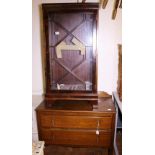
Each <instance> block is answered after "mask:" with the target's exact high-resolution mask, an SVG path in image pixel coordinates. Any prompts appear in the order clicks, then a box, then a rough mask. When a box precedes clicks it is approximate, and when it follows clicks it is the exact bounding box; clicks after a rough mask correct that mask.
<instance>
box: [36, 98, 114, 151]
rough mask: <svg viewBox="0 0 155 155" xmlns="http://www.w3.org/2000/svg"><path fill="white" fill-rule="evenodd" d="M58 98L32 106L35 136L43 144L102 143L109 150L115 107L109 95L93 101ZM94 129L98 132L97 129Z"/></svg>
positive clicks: (100, 145) (80, 144)
mask: <svg viewBox="0 0 155 155" xmlns="http://www.w3.org/2000/svg"><path fill="white" fill-rule="evenodd" d="M64 102H67V101H59V103H56V104H55V105H54V104H53V106H52V107H50V108H48V107H47V106H46V104H45V102H44V101H43V102H42V103H41V104H40V105H39V106H38V107H37V109H36V112H37V122H38V131H39V140H44V141H45V143H46V145H64V146H74V147H81V146H82V147H104V148H107V149H109V150H110V151H109V154H111V152H112V151H113V139H114V127H115V107H114V104H113V102H112V99H111V98H99V99H98V101H97V102H98V104H96V105H93V104H90V103H87V102H86V101H85V100H84V101H82V100H81V101H79V102H77V101H70V100H69V101H68V102H67V103H68V104H67V103H64ZM97 132H98V133H97Z"/></svg>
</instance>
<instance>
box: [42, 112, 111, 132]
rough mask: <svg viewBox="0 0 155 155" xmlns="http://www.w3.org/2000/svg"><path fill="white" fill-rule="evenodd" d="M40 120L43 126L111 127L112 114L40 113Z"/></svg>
mask: <svg viewBox="0 0 155 155" xmlns="http://www.w3.org/2000/svg"><path fill="white" fill-rule="evenodd" d="M40 120H41V127H43V128H76V129H77V128H79V129H80V128H81V129H96V128H98V129H112V116H107V117H106V116H105V117H89V116H61V115H60V116H52V115H49V114H48V115H46V114H42V115H41V117H40Z"/></svg>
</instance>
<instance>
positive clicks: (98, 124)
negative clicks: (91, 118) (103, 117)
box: [97, 120, 100, 129]
mask: <svg viewBox="0 0 155 155" xmlns="http://www.w3.org/2000/svg"><path fill="white" fill-rule="evenodd" d="M99 127H100V120H98V121H97V129H99Z"/></svg>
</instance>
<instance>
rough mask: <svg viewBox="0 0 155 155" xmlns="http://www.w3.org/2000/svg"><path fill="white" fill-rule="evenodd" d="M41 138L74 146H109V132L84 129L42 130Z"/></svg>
mask: <svg viewBox="0 0 155 155" xmlns="http://www.w3.org/2000/svg"><path fill="white" fill-rule="evenodd" d="M41 135H42V139H43V140H45V143H46V144H47V145H48V144H58V145H75V146H99V147H100V146H101V147H110V146H111V139H112V136H111V132H103V131H100V134H99V135H96V131H95V130H94V131H93V130H92V131H89V130H88V131H84V130H80V131H78V130H42V131H41Z"/></svg>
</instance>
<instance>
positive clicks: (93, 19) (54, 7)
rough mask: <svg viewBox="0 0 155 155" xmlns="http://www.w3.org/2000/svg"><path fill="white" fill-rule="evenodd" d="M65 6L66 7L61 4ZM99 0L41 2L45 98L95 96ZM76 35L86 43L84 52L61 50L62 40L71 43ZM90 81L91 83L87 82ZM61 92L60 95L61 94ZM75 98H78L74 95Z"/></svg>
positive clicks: (77, 38) (92, 97)
mask: <svg viewBox="0 0 155 155" xmlns="http://www.w3.org/2000/svg"><path fill="white" fill-rule="evenodd" d="M64 6H65V7H64ZM98 8H99V4H98V3H78V4H75V3H73V4H72V3H59V4H43V5H42V9H43V25H44V31H45V42H46V50H45V51H46V65H45V78H46V92H45V99H46V100H47V103H49V104H50V102H48V101H49V100H53V99H54V100H55V99H57V98H62V99H65V98H67V99H68V98H71V99H72V98H80V99H84V98H89V99H90V100H91V99H92V100H94V99H95V98H97V76H96V74H97V69H96V43H95V42H94V40H96V35H97V16H98ZM73 39H76V40H77V41H78V42H80V43H82V44H83V45H84V47H85V54H84V55H81V54H80V52H79V51H78V50H77V51H76V50H62V57H61V58H58V57H57V55H56V52H57V51H56V49H57V47H58V46H59V45H60V44H61V43H62V42H63V43H65V44H66V45H68V46H69V45H74V44H73V42H72V40H73ZM87 81H89V83H90V85H89V84H88V87H87V84H86V82H87ZM62 94H63V95H62ZM80 95H81V96H80ZM77 100H78V99H77Z"/></svg>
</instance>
